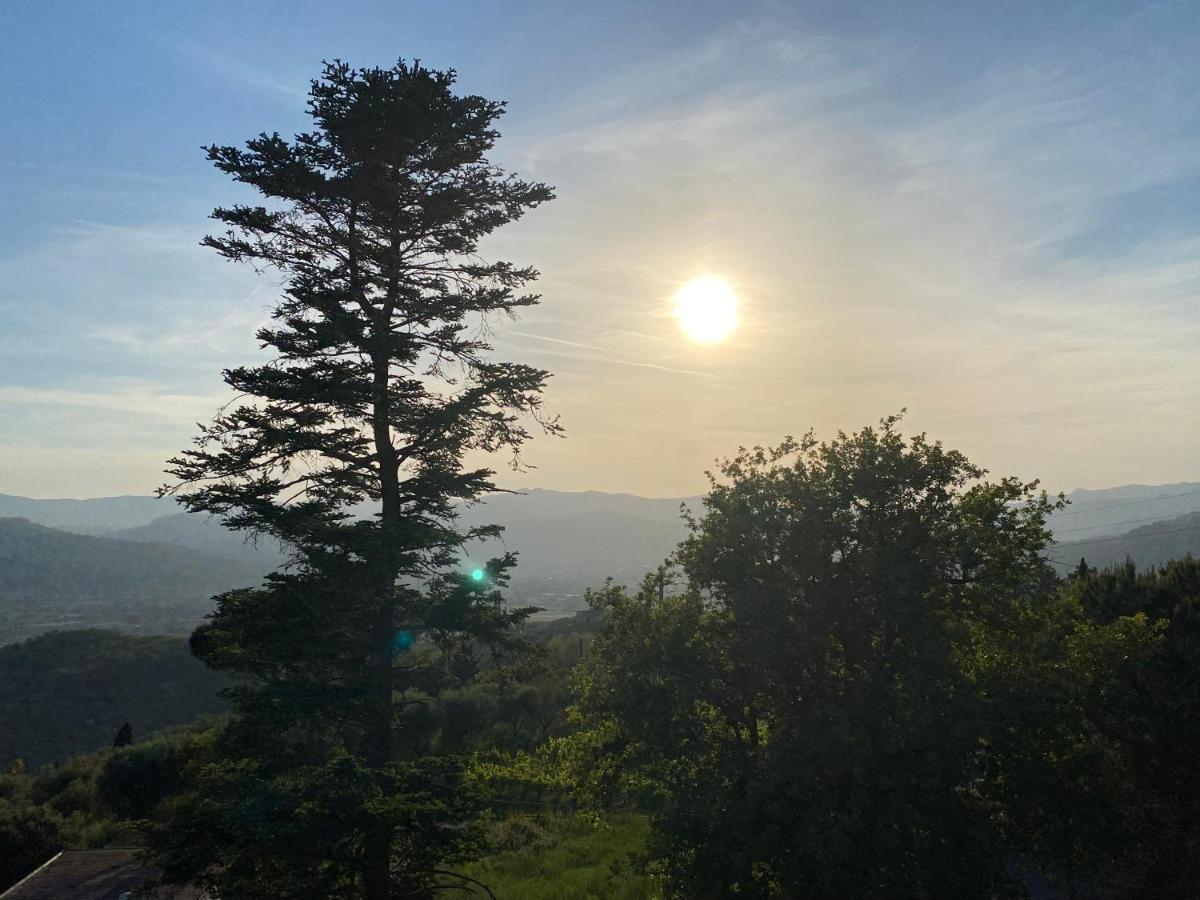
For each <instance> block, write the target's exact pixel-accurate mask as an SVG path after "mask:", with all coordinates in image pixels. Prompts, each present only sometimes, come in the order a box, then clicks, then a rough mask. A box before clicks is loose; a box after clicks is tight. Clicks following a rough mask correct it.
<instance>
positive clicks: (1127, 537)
mask: <svg viewBox="0 0 1200 900" xmlns="http://www.w3.org/2000/svg"><path fill="white" fill-rule="evenodd" d="M1197 531H1200V524H1197V525H1191V526H1188V527H1187V528H1172V529H1170V530H1168V531H1150V532H1147V533H1146V534H1119V535H1117V536H1116V537H1109V538H1096V539H1095V540H1093V541H1082V542H1081V543H1084V544H1111V543H1113V542H1114V541H1140V540H1145V539H1146V538H1156V537H1163V536H1165V535H1168V534H1191V533H1195V532H1197ZM1044 558H1045V560H1046V561H1047V562H1050V563H1054V564H1056V565H1060V566H1067V567H1068V568H1074V567H1075V565H1077V564H1076V563H1068V562H1066V561H1065V560H1061V559H1055V558H1054V557H1053V556H1046V557H1044Z"/></svg>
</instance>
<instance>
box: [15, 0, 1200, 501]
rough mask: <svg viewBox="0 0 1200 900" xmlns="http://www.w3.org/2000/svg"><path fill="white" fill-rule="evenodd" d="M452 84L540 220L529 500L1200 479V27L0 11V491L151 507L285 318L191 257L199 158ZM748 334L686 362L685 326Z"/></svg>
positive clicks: (445, 11)
mask: <svg viewBox="0 0 1200 900" xmlns="http://www.w3.org/2000/svg"><path fill="white" fill-rule="evenodd" d="M399 56H404V57H407V58H412V57H419V58H421V59H422V60H424V61H425V62H426V63H428V64H429V65H432V66H437V67H451V66H452V67H454V68H456V69H458V71H459V73H460V85H461V87H462V88H463V89H464V90H468V91H473V92H478V93H482V94H485V95H487V96H490V97H497V98H506V99H507V100H509V102H510V112H509V114H508V115H507V116H506V117H505V120H504V121H503V123H502V131H503V132H504V138H503V139H502V141H501V144H500V146H499V148H498V150H497V156H498V158H499V159H500V160H501V161H503V162H504V164H505V165H507V166H509V167H511V168H512V169H514V170H516V171H519V172H521V173H522V174H524V175H528V176H533V177H536V178H539V179H543V180H546V181H548V182H551V183H553V184H554V185H556V187H557V189H558V193H559V199H558V200H556V201H555V202H554V203H552V204H550V205H548V206H546V207H544V208H543V209H540V210H538V211H536V212H535V213H534V214H533V215H531V216H530V217H529V218H528V219H527V220H525V221H523V222H521V223H519V224H518V225H517V226H514V227H512V228H511V229H509V230H507V231H506V232H505V233H503V234H501V235H498V236H497V237H496V238H495V239H494V241H493V242H492V244H491V246H490V247H489V249H490V250H492V251H493V252H495V253H496V254H502V255H506V256H508V257H511V258H513V259H515V260H518V261H520V262H529V263H533V264H535V265H537V266H538V268H539V269H541V271H542V272H543V276H544V277H543V279H542V282H541V290H542V292H543V294H544V303H543V305H542V306H541V307H539V308H538V309H536V310H534V311H531V312H530V313H529V314H528V315H527V316H526V317H525V318H524V319H523V320H522V321H521V322H520V323H517V324H514V325H512V326H507V327H506V328H505V329H503V330H502V331H501V334H500V338H499V344H498V349H500V350H501V351H502V352H503V353H504V354H505V355H506V356H509V357H511V358H519V359H524V360H528V361H531V362H534V363H536V364H540V365H544V366H545V367H547V368H549V369H551V370H553V371H554V372H555V373H556V377H555V379H554V381H553V383H552V387H551V390H550V393H549V396H548V401H549V404H550V405H551V407H552V408H553V409H554V410H555V411H557V412H559V413H560V414H561V415H562V417H563V420H564V422H565V424H566V426H567V428H568V438H567V439H566V440H565V441H538V442H535V444H534V445H533V446H532V447H531V448H530V449H529V452H528V454H527V457H528V460H529V462H531V463H533V464H535V465H536V466H537V467H538V468H537V469H536V470H535V471H533V472H531V473H528V474H523V475H519V476H516V475H514V476H506V477H507V479H508V481H509V483H511V484H514V485H530V484H535V485H540V486H545V487H555V488H562V489H588V488H596V489H604V490H630V491H634V492H638V493H643V494H652V495H660V496H661V495H673V494H684V493H693V492H696V491H698V490H701V489H702V488H703V484H704V480H703V471H704V469H705V468H706V467H707V466H708V465H709V464H710V462H711V460H712V458H713V457H715V456H718V455H723V454H727V453H729V452H731V451H732V450H734V449H735V448H736V447H737V446H738V445H740V444H753V443H763V442H773V441H776V440H778V438H779V437H781V436H782V435H783V434H785V433H798V432H802V431H804V430H807V429H808V428H809V427H815V428H816V429H817V430H818V432H819V433H828V432H829V431H831V430H832V429H836V428H839V427H844V428H851V427H856V426H858V425H860V424H865V423H867V422H870V421H874V420H875V419H877V418H879V417H880V416H882V415H885V414H887V413H890V412H894V411H895V410H897V409H899V408H901V407H907V408H908V409H909V420H908V421H909V425H910V426H911V427H912V428H915V429H927V430H928V431H929V432H930V433H931V434H932V435H934V436H936V437H939V438H942V439H944V440H945V441H946V442H947V443H950V444H952V445H954V446H958V447H960V448H962V449H964V450H966V451H967V452H968V453H969V454H970V455H971V456H972V458H973V459H975V460H976V461H978V462H980V463H981V464H983V465H985V466H987V467H989V468H991V469H992V470H993V471H996V472H997V473H1003V474H1008V473H1013V474H1019V475H1021V476H1023V477H1027V478H1032V477H1041V478H1042V479H1043V480H1044V481H1045V482H1046V483H1047V484H1048V485H1049V486H1050V487H1052V488H1055V489H1070V488H1073V487H1077V486H1085V487H1101V486H1106V485H1112V484H1118V483H1126V482H1135V481H1136V482H1144V483H1157V482H1166V481H1177V480H1197V479H1200V453H1198V450H1200V421H1197V419H1196V417H1195V416H1194V413H1195V411H1196V409H1197V408H1200V402H1198V401H1200V314H1198V301H1200V105H1198V104H1197V103H1196V101H1195V98H1196V97H1197V96H1200V7H1196V6H1195V5H1194V4H1189V3H1182V2H1181V3H1144V4H1132V3H1129V4H1117V3H1111V4H1110V3H1101V2H1091V3H1059V4H1044V3H1037V4H1035V3H1029V4H1020V3H978V4H972V3H948V2H947V3H939V4H932V3H929V4H920V3H902V4H879V3H861V4H856V3H846V2H830V3H777V2H763V3H742V4H729V3H670V2H664V3H621V2H607V3H591V4H574V3H562V2H558V3H494V2H493V3H486V2H480V3H442V4H418V3H399V2H390V3H388V2H373V3H367V2H359V3H355V2H344V3H340V4H329V3H324V4H317V3H286V4H285V3H255V2H241V3H223V2H196V3H187V4H183V3H162V2H156V3H150V2H121V3H99V2H97V3H85V2H75V3H56V2H46V0H43V2H24V0H8V2H6V3H5V4H4V5H3V6H0V77H2V78H3V83H4V90H3V91H2V92H0V115H2V121H3V122H4V123H5V126H6V127H5V129H4V140H3V141H0V211H2V215H0V492H7V493H21V494H27V495H32V496H98V495H105V494H114V493H125V492H130V493H142V492H146V491H148V490H150V489H152V488H153V487H154V486H155V485H156V484H157V483H158V482H159V480H160V474H159V473H160V471H161V468H162V461H163V459H165V458H166V457H167V456H169V455H170V454H171V453H173V452H174V451H176V450H177V449H179V448H181V447H183V446H184V445H186V443H187V441H188V440H189V439H190V437H191V435H192V433H193V432H194V425H193V424H192V423H194V422H195V421H196V420H197V419H205V418H207V417H208V416H209V415H210V414H211V413H212V411H213V410H214V409H215V407H216V406H217V404H219V403H220V402H221V400H222V398H223V394H222V387H221V384H220V381H219V377H218V372H219V370H220V368H221V367H223V366H227V365H232V364H237V363H239V362H243V361H247V360H251V359H254V358H255V353H256V348H255V345H254V341H253V338H252V334H253V330H254V328H255V326H256V324H257V323H258V322H260V321H262V319H263V318H264V316H265V314H266V311H267V309H269V306H270V303H271V300H272V298H273V296H275V290H276V288H275V285H274V284H273V283H272V281H271V280H270V279H260V278H258V277H256V276H254V275H253V273H251V272H249V271H243V270H241V269H239V268H238V267H236V266H233V265H232V264H229V263H225V262H223V261H222V260H220V259H218V258H216V257H215V255H213V254H211V253H210V252H207V251H205V250H203V249H201V248H199V247H198V246H197V243H198V241H199V239H200V238H201V237H202V236H203V235H204V233H205V231H206V229H207V227H208V222H207V214H208V213H209V211H210V210H211V209H212V207H213V206H215V205H218V204H221V203H226V202H230V201H238V200H247V199H249V198H248V197H247V196H246V195H244V194H242V193H240V191H239V189H237V188H235V187H234V186H232V185H230V184H229V183H228V182H227V181H226V179H224V177H223V176H221V175H220V174H219V173H216V172H214V171H211V170H210V169H209V167H208V165H207V163H206V162H205V161H204V159H203V154H202V153H201V151H200V149H199V148H200V145H202V144H205V143H210V142H218V143H238V142H240V141H241V140H243V139H245V138H247V137H250V136H251V135H253V134H255V133H257V132H258V131H262V130H268V131H273V130H278V131H280V132H283V133H285V134H286V133H290V132H293V131H295V130H298V129H301V128H304V127H306V118H305V116H304V112H303V110H304V92H305V89H306V87H307V82H308V79H309V78H311V77H313V76H314V75H315V74H316V73H317V71H318V69H319V65H320V61H321V60H322V59H323V58H333V57H340V58H343V59H345V60H347V61H349V62H351V63H352V64H355V65H387V64H389V63H390V62H392V61H394V60H395V58H396V57H399ZM703 272H711V273H715V274H718V275H721V276H723V277H724V278H726V279H728V280H729V282H730V283H731V284H732V285H733V286H734V288H735V289H736V290H737V292H738V294H739V296H740V297H741V300H742V307H743V308H742V314H743V321H742V325H741V327H740V328H739V330H738V331H737V332H736V334H735V335H734V337H733V339H732V340H730V341H729V342H727V343H725V344H722V345H719V346H715V347H697V346H695V345H690V344H687V343H686V342H685V341H683V340H682V339H681V337H680V335H679V332H678V329H677V328H676V326H675V323H674V322H673V321H672V320H671V317H670V314H669V306H670V296H671V294H672V292H673V291H674V290H675V288H676V287H677V286H678V285H679V284H680V283H681V282H683V281H684V280H686V279H688V278H689V277H692V276H693V275H696V274H700V273H703Z"/></svg>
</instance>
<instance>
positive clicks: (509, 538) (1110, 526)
mask: <svg viewBox="0 0 1200 900" xmlns="http://www.w3.org/2000/svg"><path fill="white" fill-rule="evenodd" d="M1068 498H1069V499H1070V500H1071V504H1070V505H1069V506H1068V507H1067V508H1066V509H1065V510H1063V511H1061V512H1058V513H1055V514H1054V516H1052V518H1051V520H1050V523H1049V524H1050V526H1051V528H1052V529H1053V530H1054V531H1055V534H1056V536H1057V538H1058V540H1059V543H1058V544H1055V545H1054V546H1052V547H1051V548H1050V550H1049V553H1048V555H1049V556H1050V557H1051V558H1052V559H1053V560H1054V561H1055V565H1056V567H1058V568H1059V569H1060V571H1065V569H1066V567H1068V566H1072V567H1073V566H1074V565H1075V564H1077V563H1078V561H1079V557H1080V556H1084V557H1086V558H1087V560H1088V562H1089V564H1090V565H1107V564H1109V563H1112V562H1121V561H1124V559H1125V558H1126V556H1131V557H1132V558H1133V559H1134V560H1135V561H1136V562H1138V563H1139V564H1140V565H1147V566H1148V565H1156V564H1158V563H1160V562H1163V561H1165V560H1166V559H1167V558H1170V557H1171V556H1180V555H1184V554H1185V553H1187V552H1192V553H1194V554H1200V528H1197V529H1195V532H1196V533H1194V534H1193V530H1192V521H1193V520H1192V519H1188V518H1186V517H1188V516H1193V515H1195V516H1197V517H1198V518H1197V523H1198V524H1200V483H1196V482H1188V483H1177V484H1168V485H1156V486H1145V485H1125V486H1122V487H1116V488H1109V489H1105V490H1078V491H1073V492H1072V493H1071V494H1069V495H1068ZM681 504H686V505H687V506H688V507H689V508H690V509H691V510H692V511H693V512H694V513H696V514H702V512H703V505H702V498H699V497H688V498H646V497H638V496H636V495H633V494H609V493H603V492H599V491H583V492H563V491H552V490H541V489H533V490H529V491H526V492H523V493H519V494H508V493H501V494H496V495H493V496H492V497H490V498H488V500H487V502H485V503H480V504H475V505H471V506H467V507H464V508H463V509H462V512H461V523H462V524H463V525H465V526H471V525H478V524H485V523H489V524H498V525H502V526H504V527H505V532H504V535H503V537H502V538H501V539H500V540H494V541H488V542H485V543H483V544H480V545H476V546H472V547H468V548H467V552H468V559H466V560H464V564H465V565H466V564H470V565H474V564H475V563H476V562H480V561H482V560H484V559H486V558H488V557H491V556H495V555H498V554H500V553H502V552H504V551H505V550H514V551H516V552H517V553H518V554H519V563H518V566H517V568H516V569H515V570H514V572H513V577H512V583H511V587H510V590H509V596H510V598H511V600H512V601H513V602H514V603H517V604H522V605H524V604H531V605H535V606H539V607H543V608H544V609H546V610H547V613H548V614H556V615H564V614H569V613H571V612H574V611H576V610H578V609H580V608H582V607H583V605H584V601H583V594H584V592H585V591H586V590H587V589H588V588H593V587H598V586H599V585H601V584H602V583H603V582H604V579H605V578H607V577H610V576H611V577H613V578H614V579H615V580H616V581H617V582H618V583H621V584H625V585H629V586H633V585H636V584H637V582H638V581H640V580H641V578H642V576H643V575H644V574H645V573H646V572H648V571H650V570H652V569H653V568H654V567H655V566H656V565H658V564H659V563H660V562H661V561H662V560H663V559H664V558H665V557H667V556H668V555H670V554H671V552H672V551H673V550H674V549H675V547H676V545H677V544H678V543H679V541H680V540H682V539H683V538H684V537H685V536H686V527H685V525H684V522H683V521H682V519H681V518H680V506H681ZM13 509H20V510H22V511H24V512H26V513H28V514H29V515H28V516H27V518H29V519H30V520H31V521H28V522H26V523H25V524H24V526H23V528H24V534H25V536H26V538H28V537H29V534H30V531H29V529H31V528H36V526H35V525H33V524H31V523H32V522H37V523H39V524H41V525H43V526H50V524H51V523H54V525H53V527H54V528H56V529H59V530H58V531H55V532H51V534H49V535H48V534H41V539H42V541H43V544H42V545H40V546H42V547H43V549H42V550H39V551H38V552H37V553H35V554H33V556H31V557H30V558H29V559H24V560H22V559H13V558H12V552H11V551H12V547H13V546H14V541H15V539H16V538H15V537H14V535H15V534H16V533H17V532H14V531H13V528H15V527H16V526H12V525H7V526H5V525H3V522H0V643H2V642H3V641H4V640H12V639H13V637H12V635H13V634H14V633H17V634H20V635H28V634H36V633H40V632H41V631H44V630H46V629H47V628H48V627H52V626H53V625H54V624H55V623H62V624H66V625H69V624H75V625H76V626H78V625H79V624H87V625H100V624H108V625H113V624H114V623H116V625H117V627H125V626H124V625H121V624H120V621H118V620H121V621H127V622H130V623H132V624H131V629H132V630H143V631H145V630H147V629H146V622H147V621H155V622H159V623H160V629H159V630H164V629H165V630H169V631H174V632H181V631H187V630H189V629H190V628H191V627H192V626H194V625H195V624H196V623H197V622H198V621H199V620H200V618H201V616H203V615H204V613H205V612H207V611H208V609H210V608H211V603H210V602H209V599H208V598H209V597H210V596H211V595H212V594H213V593H217V592H218V591H220V590H224V589H227V588H230V587H234V586H236V585H237V584H239V583H246V579H247V578H251V579H253V580H256V579H257V578H258V577H259V576H261V575H262V574H263V573H265V572H267V571H270V570H272V569H274V568H276V567H278V565H279V564H280V562H281V561H282V559H283V552H282V550H281V549H280V548H279V547H278V546H277V545H274V544H272V542H271V541H269V540H259V541H257V542H254V541H247V540H246V537H245V535H243V534H241V533H236V532H230V531H229V530H228V529H226V528H224V527H223V526H222V525H221V524H220V522H219V521H218V520H217V519H215V518H213V517H211V516H202V515H192V514H187V513H182V512H179V511H178V509H179V507H178V506H176V505H175V504H174V503H173V502H172V501H170V500H157V499H154V498H151V497H112V498H101V499H97V500H31V499H28V498H23V497H11V496H4V495H0V513H3V512H4V511H5V510H13ZM164 511H165V513H166V514H164ZM361 513H362V514H364V515H366V514H369V511H368V509H367V508H366V507H363V508H362V509H361ZM1181 517H1185V518H1183V519H1181ZM1176 520H1179V521H1176ZM1171 523H1174V524H1171ZM118 526H119V527H118ZM6 529H7V530H6ZM1131 529H1132V530H1131ZM19 530H20V529H18V531H19ZM45 530H48V528H47V529H45ZM71 531H75V532H91V533H92V534H95V533H96V532H97V531H99V532H103V533H107V537H106V538H95V537H93V538H89V539H90V540H106V541H108V542H109V543H108V544H106V545H104V546H105V547H106V548H107V549H106V550H105V551H104V552H103V553H99V552H98V551H96V550H95V548H96V546H98V545H87V546H89V547H91V548H92V550H88V551H87V552H83V553H82V556H80V555H79V553H76V557H77V558H76V559H75V562H78V559H79V558H82V559H91V560H92V563H94V564H95V566H94V567H93V568H91V569H89V568H88V567H87V566H82V567H81V566H80V565H76V564H75V563H74V562H72V559H71V554H70V553H67V552H66V551H65V550H64V549H62V548H65V547H67V546H68V545H70V546H73V547H76V550H77V551H78V550H80V549H81V548H82V549H85V550H86V547H84V546H83V545H78V546H77V545H71V544H70V541H71V540H72V539H80V537H79V534H69V533H68V532H71ZM1126 533H1128V534H1126ZM55 534H57V535H60V537H58V538H54V539H53V541H52V543H53V542H57V545H58V546H59V547H60V549H59V550H56V551H54V552H50V551H49V550H47V549H46V547H48V546H49V544H46V543H45V542H46V541H50V540H51V537H52V536H53V535H55ZM114 544H115V545H120V546H121V547H123V548H125V549H124V550H120V551H119V552H118V550H119V548H117V547H114V546H113V545H114ZM6 548H7V551H6ZM155 548H157V549H155ZM171 553H176V554H180V553H182V554H183V555H177V556H171V555H170V554H171ZM130 554H131V555H130ZM18 555H19V554H18ZM105 557H111V559H112V560H127V561H126V562H121V563H117V564H115V565H109V564H108V563H106V562H105V561H104V558H105ZM5 560H8V561H7V562H5ZM152 560H156V561H157V562H154V563H153V564H152V563H151V561H152ZM39 561H40V562H39ZM175 566H177V567H178V568H177V570H175V569H173V568H172V567H175ZM122 578H124V579H125V580H126V583H125V586H124V587H119V585H120V584H121V579H122ZM14 579H24V581H23V582H22V584H23V586H22V587H21V588H20V590H16V589H15V588H13V587H12V583H13V582H14ZM113 579H116V581H114V580H113ZM139 579H140V581H139ZM134 582H138V583H137V584H134ZM6 584H7V585H9V587H8V588H6V587H5V585H6ZM68 585H70V586H71V587H70V589H68ZM85 588H86V589H85ZM6 591H7V592H6ZM154 598H157V600H156V601H155V600H154ZM152 601H153V602H156V603H157V605H156V606H153V607H147V604H150V603H152ZM31 604H32V605H31ZM56 604H57V605H56ZM64 604H66V605H64ZM121 604H128V605H131V608H132V609H134V610H136V611H135V612H129V611H124V612H122V611H121ZM18 606H20V609H21V610H23V611H21V612H16V611H15V610H16V609H17V607H18ZM34 609H39V610H41V612H38V613H36V615H35V614H34V613H33V610H34ZM148 615H149V617H150V618H149V620H148V619H147V616H148ZM31 616H32V618H31ZM18 620H19V621H20V622H22V623H24V624H23V625H21V626H20V627H19V628H18V627H17V626H16V624H15V623H16V622H17V621H18ZM30 628H33V630H29V629H30ZM6 635H7V637H6Z"/></svg>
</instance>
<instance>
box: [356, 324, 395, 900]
mask: <svg viewBox="0 0 1200 900" xmlns="http://www.w3.org/2000/svg"><path fill="white" fill-rule="evenodd" d="M381 318H382V320H383V323H388V322H389V321H390V309H389V310H385V315H384V316H383V317H381ZM377 327H379V330H380V333H381V334H383V335H386V328H387V325H386V324H382V325H380V326H377ZM385 341H386V338H381V339H380V343H381V344H385ZM389 372H390V366H389V359H388V356H387V350H386V345H385V346H384V348H383V349H381V350H380V351H377V352H376V354H375V358H374V384H373V387H374V393H375V397H374V409H373V426H374V441H375V452H376V454H377V459H378V461H379V482H380V495H381V500H382V508H381V511H380V512H381V515H380V524H381V528H382V532H383V535H384V541H385V544H384V547H383V548H382V549H381V550H380V556H381V558H380V560H379V568H380V577H379V581H378V584H377V587H376V590H377V591H378V592H379V607H378V611H377V615H376V619H375V625H374V628H373V629H372V634H371V647H372V657H371V660H370V669H371V671H370V672H369V673H368V683H369V690H370V692H371V701H372V702H371V703H370V709H371V722H370V724H369V726H368V729H367V735H366V738H367V740H366V763H367V766H368V767H369V768H372V769H383V768H384V767H385V766H387V765H388V763H390V762H391V761H392V641H393V637H394V635H393V631H394V629H395V601H394V599H393V597H394V588H395V580H396V573H395V571H394V565H393V563H392V553H391V550H392V547H391V540H392V539H393V538H394V535H395V533H396V526H397V524H398V522H399V518H400V484H399V472H398V471H397V466H396V449H395V447H394V446H393V444H392V437H391V428H390V425H389V422H390V415H389V413H390V410H389V403H388V386H389ZM392 837H393V835H392V829H391V827H390V826H388V825H387V824H386V823H380V824H378V825H372V826H371V829H370V830H369V831H368V833H367V835H366V838H365V840H364V842H363V898H364V900H391V898H392V878H391V857H392Z"/></svg>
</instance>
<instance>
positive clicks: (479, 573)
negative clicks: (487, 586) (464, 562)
mask: <svg viewBox="0 0 1200 900" xmlns="http://www.w3.org/2000/svg"><path fill="white" fill-rule="evenodd" d="M471 580H472V581H483V569H473V570H472V571H471Z"/></svg>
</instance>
